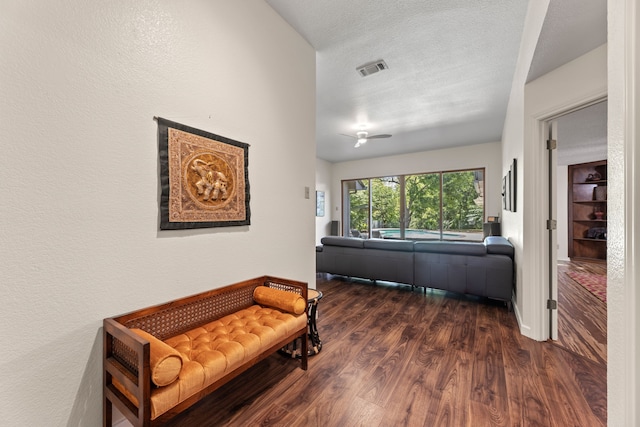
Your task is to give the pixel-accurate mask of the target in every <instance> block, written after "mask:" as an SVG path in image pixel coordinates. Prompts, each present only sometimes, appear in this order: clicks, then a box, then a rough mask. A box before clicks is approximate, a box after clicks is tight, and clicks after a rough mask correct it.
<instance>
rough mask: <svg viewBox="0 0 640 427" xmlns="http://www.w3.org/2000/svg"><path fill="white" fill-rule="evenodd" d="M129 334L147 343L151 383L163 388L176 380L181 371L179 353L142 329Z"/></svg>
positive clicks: (133, 330) (132, 330)
mask: <svg viewBox="0 0 640 427" xmlns="http://www.w3.org/2000/svg"><path fill="white" fill-rule="evenodd" d="M131 332H134V333H135V334H136V335H138V336H140V337H142V338H144V339H146V340H147V341H149V344H150V355H149V356H150V360H151V362H150V363H151V381H153V383H154V384H155V385H157V386H158V387H163V386H167V385H169V384H171V383H172V382H174V381H175V380H177V379H178V375H180V370H181V369H182V356H181V355H180V353H178V352H177V351H176V350H174V349H173V348H171V347H170V346H168V345H167V344H165V343H164V342H162V341H160V340H159V339H158V338H156V337H154V336H153V335H151V334H149V333H148V332H145V331H143V330H142V329H131Z"/></svg>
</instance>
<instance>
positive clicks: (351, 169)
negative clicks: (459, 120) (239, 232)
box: [331, 142, 502, 225]
mask: <svg viewBox="0 0 640 427" xmlns="http://www.w3.org/2000/svg"><path fill="white" fill-rule="evenodd" d="M500 153H501V147H500V143H499V142H490V143H486V144H478V145H471V146H466V147H456V148H448V149H443V150H433V151H423V152H420V153H412V154H403V155H398V156H389V157H381V158H375V159H365V160H357V161H350V162H341V163H334V164H333V170H332V179H331V182H332V185H331V190H332V195H333V197H332V198H331V203H332V208H331V213H332V219H333V220H340V224H341V225H342V220H341V215H342V203H341V200H340V198H341V197H342V196H341V194H342V190H341V181H342V180H346V179H357V178H371V177H380V176H392V175H400V174H415V173H426V172H437V171H446V170H457V169H473V168H485V174H486V177H485V207H486V208H485V214H486V215H487V216H488V215H498V214H499V213H500V212H501V211H500V209H501V203H502V199H501V192H502V177H501V176H502V175H501V171H500V163H501V154H500Z"/></svg>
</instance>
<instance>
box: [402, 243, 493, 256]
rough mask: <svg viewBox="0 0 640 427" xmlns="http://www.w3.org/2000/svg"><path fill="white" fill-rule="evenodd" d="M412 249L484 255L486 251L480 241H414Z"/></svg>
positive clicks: (440, 252)
mask: <svg viewBox="0 0 640 427" xmlns="http://www.w3.org/2000/svg"><path fill="white" fill-rule="evenodd" d="M413 250H414V251H415V252H432V253H439V254H454V255H476V256H482V255H486V253H487V248H486V247H485V245H483V244H482V243H480V242H441V241H432V242H416V243H415V244H414V247H413Z"/></svg>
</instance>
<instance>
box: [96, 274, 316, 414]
mask: <svg viewBox="0 0 640 427" xmlns="http://www.w3.org/2000/svg"><path fill="white" fill-rule="evenodd" d="M306 304H307V284H306V283H303V282H297V281H293V280H288V279H280V278H275V277H269V276H263V277H258V278H255V279H252V280H247V281H244V282H240V283H236V284H233V285H229V286H225V287H222V288H217V289H214V290H211V291H208V292H203V293H200V294H197V295H192V296H189V297H186V298H181V299H178V300H174V301H170V302H167V303H165V304H161V305H157V306H154V307H148V308H143V309H141V310H137V311H134V312H131V313H127V314H123V315H120V316H116V317H111V318H107V319H104V332H103V335H104V355H103V367H104V370H103V375H104V378H103V380H104V417H103V424H104V426H112V421H113V420H112V409H113V408H112V406H113V405H115V406H116V407H117V408H118V410H119V411H120V412H121V413H122V414H123V415H124V416H125V417H126V418H127V419H128V420H129V421H130V422H131V423H132V424H133V425H134V426H156V425H162V424H164V423H166V422H167V421H168V420H169V419H171V418H173V417H174V416H175V415H177V414H178V413H180V412H182V411H184V410H185V409H187V408H188V407H190V406H191V405H193V404H194V403H196V402H197V401H199V400H200V399H202V398H204V397H205V396H207V395H208V394H209V393H211V392H212V391H214V390H216V389H218V388H219V387H221V386H222V385H223V384H225V383H227V382H229V381H230V380H232V379H233V378H235V377H237V376H238V375H240V374H241V373H242V372H244V371H246V370H247V369H249V368H250V367H251V366H253V365H255V364H256V363H257V362H259V361H261V360H263V359H264V358H266V357H268V356H269V355H271V354H272V353H274V352H276V351H277V350H278V349H280V348H282V347H283V346H285V345H286V344H288V343H290V342H292V341H293V340H295V339H297V338H301V340H302V349H301V350H302V351H301V354H302V357H301V359H300V360H301V368H302V369H304V370H306V369H307V364H308V356H307V353H308V352H307V310H306V307H307V305H306ZM292 360H296V359H292ZM296 363H297V362H296ZM178 372H179V373H178Z"/></svg>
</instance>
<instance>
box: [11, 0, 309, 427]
mask: <svg viewBox="0 0 640 427" xmlns="http://www.w3.org/2000/svg"><path fill="white" fill-rule="evenodd" d="M1 3H2V6H1V7H0V8H1V9H2V14H0V52H1V56H2V58H3V60H2V61H1V62H0V99H1V100H2V103H1V104H0V109H1V110H0V134H1V135H2V137H1V138H0V141H1V142H0V144H1V146H2V154H0V200H2V202H1V203H0V218H2V223H3V226H2V227H1V228H0V241H1V242H2V244H1V245H0V259H1V260H2V267H1V269H0V283H1V286H0V301H2V310H0V343H1V348H2V351H1V352H0V378H2V387H1V388H0V420H1V421H0V424H2V425H4V426H45V425H46V426H63V425H65V426H66V425H69V426H96V425H100V424H101V414H102V376H101V375H102V374H101V365H102V361H101V351H102V341H101V340H102V335H101V334H102V330H101V325H102V319H103V318H105V317H108V316H112V315H117V314H120V313H124V312H127V311H129V310H132V309H136V308H141V307H144V306H148V305H151V304H155V303H160V302H163V301H167V300H169V299H173V298H176V297H180V296H185V295H189V294H192V293H195V292H198V291H203V290H206V289H210V288H215V287H219V286H222V285H225V284H229V283H233V282H235V281H239V280H243V279H248V278H251V277H255V276H259V275H263V274H272V275H278V276H284V277H289V278H292V279H298V280H303V281H308V282H312V283H313V281H314V280H315V268H314V249H313V247H314V232H313V230H314V226H313V221H314V219H313V218H314V212H315V200H314V198H313V197H310V198H309V199H305V197H304V188H305V187H309V188H310V189H311V190H313V188H314V186H315V185H314V179H315V177H314V169H315V144H314V138H315V137H314V135H315V129H314V126H315V52H314V50H313V49H312V48H311V47H310V46H309V45H308V44H307V43H306V42H305V41H304V39H303V38H302V37H300V36H299V35H298V34H296V33H295V32H294V31H293V30H292V29H291V28H290V27H289V26H288V25H287V24H285V23H284V21H283V20H282V19H281V18H280V17H279V16H278V15H276V14H275V12H274V11H273V10H272V9H270V8H269V7H268V6H267V5H266V3H264V2H263V1H261V0H243V1H241V2H239V1H223V0H188V1H181V2H158V1H152V0H139V1H135V2H132V1H118V0H115V1H109V2H91V1H90V2H87V1H84V0H67V1H64V2H42V1H35V0H23V1H20V2H16V1H12V2H8V1H4V0H2V2H1ZM153 116H161V117H165V118H167V119H171V120H175V121H178V122H182V123H184V124H187V125H190V126H193V127H196V128H199V129H203V130H206V131H209V132H213V133H216V134H219V135H223V136H226V137H229V138H232V139H236V140H239V141H242V142H246V143H249V144H250V145H251V147H250V149H249V181H250V185H251V214H252V216H251V225H250V226H246V227H233V228H224V229H201V230H196V231H165V232H160V231H158V202H159V186H158V148H157V146H158V142H157V126H156V123H155V122H154V120H153Z"/></svg>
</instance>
